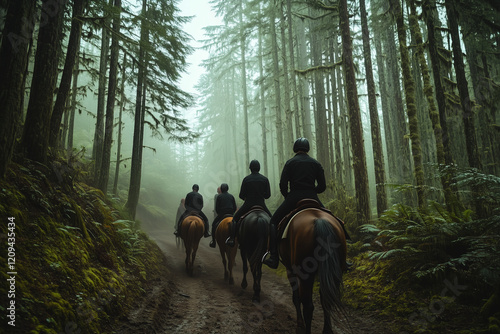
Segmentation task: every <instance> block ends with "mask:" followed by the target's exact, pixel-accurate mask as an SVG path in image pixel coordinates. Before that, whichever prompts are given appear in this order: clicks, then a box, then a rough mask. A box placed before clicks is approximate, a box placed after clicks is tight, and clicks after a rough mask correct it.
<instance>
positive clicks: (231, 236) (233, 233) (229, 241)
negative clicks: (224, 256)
mask: <svg viewBox="0 0 500 334" xmlns="http://www.w3.org/2000/svg"><path fill="white" fill-rule="evenodd" d="M236 224H237V223H236V222H235V221H234V220H232V221H231V225H229V226H231V227H230V229H229V238H227V239H226V245H228V246H229V247H234V239H235V238H236V230H237V225H236Z"/></svg>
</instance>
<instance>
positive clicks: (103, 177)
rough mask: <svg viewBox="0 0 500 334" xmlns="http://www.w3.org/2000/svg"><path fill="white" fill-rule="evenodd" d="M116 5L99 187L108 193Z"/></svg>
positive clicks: (118, 3)
mask: <svg viewBox="0 0 500 334" xmlns="http://www.w3.org/2000/svg"><path fill="white" fill-rule="evenodd" d="M114 6H115V7H116V8H117V11H118V13H117V14H115V16H114V18H113V29H112V31H113V36H112V39H111V58H110V62H109V83H108V97H107V102H106V123H105V128H104V130H105V131H104V145H103V150H102V160H101V168H100V175H99V184H98V188H99V189H101V191H102V192H103V193H105V194H106V193H107V190H108V181H109V168H110V162H111V146H112V143H113V128H114V108H115V96H116V83H117V73H118V53H119V51H120V50H119V45H118V40H119V39H118V36H119V34H120V24H121V23H120V21H121V18H120V16H121V14H120V11H121V0H115V1H114Z"/></svg>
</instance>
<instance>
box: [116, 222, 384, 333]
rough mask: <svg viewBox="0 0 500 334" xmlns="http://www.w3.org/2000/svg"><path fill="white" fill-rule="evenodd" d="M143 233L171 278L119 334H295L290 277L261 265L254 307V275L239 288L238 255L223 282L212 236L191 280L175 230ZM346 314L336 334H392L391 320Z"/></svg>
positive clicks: (316, 323) (153, 289)
mask: <svg viewBox="0 0 500 334" xmlns="http://www.w3.org/2000/svg"><path fill="white" fill-rule="evenodd" d="M145 230H146V232H147V233H148V234H149V235H150V237H151V238H152V239H153V240H155V241H156V242H157V244H158V245H159V247H160V248H161V250H162V251H163V252H164V254H165V256H166V257H167V260H168V263H169V268H168V270H169V272H170V274H169V275H168V277H165V278H164V279H161V280H159V281H156V282H155V283H154V284H152V285H151V286H150V287H149V289H148V291H147V293H146V294H145V297H144V298H143V299H142V300H138V301H137V303H136V307H134V308H133V309H132V311H131V312H130V313H129V315H128V317H127V319H124V321H123V322H122V323H121V324H120V326H119V327H118V328H116V333H169V334H170V333H294V332H295V324H296V315H295V308H294V306H293V304H292V300H291V288H290V285H289V284H288V281H287V279H286V277H282V276H280V275H278V274H277V273H276V271H274V270H271V269H269V268H267V267H265V266H263V276H262V292H261V302H260V304H258V303H253V302H252V294H253V290H252V284H253V279H252V276H251V273H248V275H247V276H249V277H247V279H248V281H249V286H248V288H247V289H245V290H244V289H242V288H241V287H240V283H241V280H242V278H243V273H242V265H241V258H240V256H239V253H238V254H237V256H236V266H235V268H234V270H233V276H234V279H235V284H234V285H233V286H230V285H228V284H227V283H226V282H225V281H224V270H223V265H222V261H221V257H220V253H219V250H218V249H217V248H216V249H214V248H210V247H209V246H208V243H209V241H210V239H209V238H206V239H202V240H201V242H200V248H199V250H198V254H197V257H196V260H195V271H194V275H193V276H192V277H191V276H189V275H188V274H187V273H186V271H185V265H184V257H185V253H184V249H183V245H182V244H180V245H176V240H175V237H174V235H173V234H172V231H170V230H168V229H165V230H149V231H148V230H147V228H145ZM314 304H315V310H314V317H313V324H312V332H313V333H320V332H321V331H322V326H323V314H322V308H321V305H320V302H319V295H318V294H316V295H315V300H314ZM346 315H347V321H345V320H344V321H340V323H339V326H338V328H337V329H336V332H337V333H354V334H358V333H359V334H362V333H378V334H384V333H391V331H389V329H388V328H389V322H390V320H389V319H381V318H380V317H378V316H376V315H375V314H372V313H369V312H363V311H362V310H359V309H357V310H354V309H349V308H347V309H346Z"/></svg>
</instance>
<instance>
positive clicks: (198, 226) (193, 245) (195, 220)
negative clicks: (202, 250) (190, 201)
mask: <svg viewBox="0 0 500 334" xmlns="http://www.w3.org/2000/svg"><path fill="white" fill-rule="evenodd" d="M204 233H205V224H204V223H203V219H201V218H200V217H198V216H194V215H189V216H187V217H186V218H184V220H183V221H182V223H181V226H180V235H181V238H182V240H183V241H184V247H185V249H186V272H187V273H188V274H189V275H191V276H192V275H193V264H194V259H195V258H196V252H197V251H198V245H199V243H200V239H201V238H202V237H203V234H204Z"/></svg>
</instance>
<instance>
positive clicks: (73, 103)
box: [63, 54, 80, 156]
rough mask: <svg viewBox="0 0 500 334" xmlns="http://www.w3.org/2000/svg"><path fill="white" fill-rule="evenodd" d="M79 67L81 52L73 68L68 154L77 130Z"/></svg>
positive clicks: (71, 148)
mask: <svg viewBox="0 0 500 334" xmlns="http://www.w3.org/2000/svg"><path fill="white" fill-rule="evenodd" d="M79 69H80V56H79V54H77V55H76V61H75V68H74V69H73V79H72V82H73V83H72V86H73V87H72V88H71V106H70V115H69V124H68V129H67V131H68V140H67V145H66V150H67V151H68V156H69V155H70V153H71V151H72V150H73V135H74V132H75V114H76V95H77V91H78V75H79ZM63 138H64V137H63Z"/></svg>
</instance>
